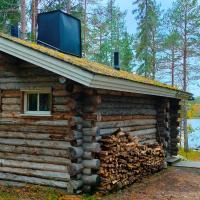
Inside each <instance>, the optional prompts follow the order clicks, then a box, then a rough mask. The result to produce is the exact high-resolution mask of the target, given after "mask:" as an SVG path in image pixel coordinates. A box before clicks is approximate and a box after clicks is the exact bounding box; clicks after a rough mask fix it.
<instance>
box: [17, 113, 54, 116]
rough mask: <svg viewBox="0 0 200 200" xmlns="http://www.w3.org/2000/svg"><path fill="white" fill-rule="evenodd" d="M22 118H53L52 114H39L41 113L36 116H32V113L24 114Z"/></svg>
mask: <svg viewBox="0 0 200 200" xmlns="http://www.w3.org/2000/svg"><path fill="white" fill-rule="evenodd" d="M20 116H22V117H51V116H52V114H42V113H41V114H39V113H35V114H30V113H23V114H20Z"/></svg>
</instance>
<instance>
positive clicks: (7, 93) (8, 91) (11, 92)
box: [3, 90, 21, 97]
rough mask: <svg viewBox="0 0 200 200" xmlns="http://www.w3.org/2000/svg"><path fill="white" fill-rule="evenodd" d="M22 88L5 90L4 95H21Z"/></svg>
mask: <svg viewBox="0 0 200 200" xmlns="http://www.w3.org/2000/svg"><path fill="white" fill-rule="evenodd" d="M20 94H21V93H20V90H3V97H20Z"/></svg>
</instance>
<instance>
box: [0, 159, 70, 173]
mask: <svg viewBox="0 0 200 200" xmlns="http://www.w3.org/2000/svg"><path fill="white" fill-rule="evenodd" d="M0 166H2V167H12V168H15V167H17V168H27V169H35V170H36V169H38V170H44V171H55V172H69V166H64V165H55V164H47V163H35V162H27V161H17V160H7V159H0Z"/></svg>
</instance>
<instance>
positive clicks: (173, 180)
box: [102, 167, 200, 200]
mask: <svg viewBox="0 0 200 200" xmlns="http://www.w3.org/2000/svg"><path fill="white" fill-rule="evenodd" d="M186 199H187V200H200V169H186V168H172V167H171V168H169V169H168V170H166V171H163V172H160V173H159V174H156V175H154V176H151V177H149V178H145V179H144V180H143V181H142V182H141V183H137V184H133V185H132V186H130V187H128V188H126V189H124V190H122V191H121V192H117V193H115V194H111V195H108V196H105V197H103V198H102V200H186Z"/></svg>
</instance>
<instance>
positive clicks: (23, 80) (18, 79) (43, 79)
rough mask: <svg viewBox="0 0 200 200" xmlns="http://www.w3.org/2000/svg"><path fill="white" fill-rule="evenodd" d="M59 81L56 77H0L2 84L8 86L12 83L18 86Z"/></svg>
mask: <svg viewBox="0 0 200 200" xmlns="http://www.w3.org/2000/svg"><path fill="white" fill-rule="evenodd" d="M57 81H58V79H57V77H56V76H48V77H46V76H41V75H40V76H31V77H27V76H22V77H19V75H18V76H15V77H6V78H2V77H0V83H2V84H3V83H8V84H11V83H14V84H17V83H30V82H31V83H32V82H37V83H39V82H57ZM14 84H13V85H14Z"/></svg>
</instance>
